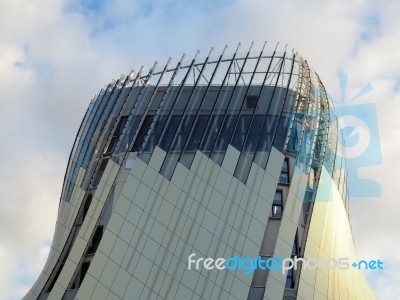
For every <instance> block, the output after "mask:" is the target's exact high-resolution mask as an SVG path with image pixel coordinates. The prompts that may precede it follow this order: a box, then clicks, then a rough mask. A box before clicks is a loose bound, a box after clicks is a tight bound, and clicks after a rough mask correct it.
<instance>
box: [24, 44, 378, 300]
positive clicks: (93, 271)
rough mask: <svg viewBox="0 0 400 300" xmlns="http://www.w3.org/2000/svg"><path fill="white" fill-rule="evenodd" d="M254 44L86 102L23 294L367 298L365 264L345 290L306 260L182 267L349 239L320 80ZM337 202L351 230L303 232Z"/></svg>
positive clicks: (156, 71)
mask: <svg viewBox="0 0 400 300" xmlns="http://www.w3.org/2000/svg"><path fill="white" fill-rule="evenodd" d="M252 48H253V45H251V47H250V49H249V51H247V52H240V51H239V50H240V45H239V46H238V48H237V49H236V51H235V52H234V53H233V54H227V53H226V48H225V49H224V50H223V52H222V53H221V54H220V55H214V53H213V52H214V51H213V49H211V51H210V53H209V55H208V56H207V57H206V58H199V57H198V53H197V54H196V56H195V57H194V58H193V59H189V60H188V59H186V57H185V56H182V58H181V59H180V60H179V61H178V62H177V64H176V65H173V64H172V61H171V60H169V61H168V63H167V64H166V65H165V66H158V63H155V64H154V66H153V67H152V68H151V69H150V70H149V71H148V72H147V73H145V72H144V69H143V68H141V69H140V70H139V71H138V72H137V73H136V72H134V71H132V72H131V73H130V74H129V75H128V76H121V78H120V79H118V80H117V81H113V82H112V83H111V84H109V85H107V86H106V87H105V88H104V89H102V90H101V91H100V92H99V94H98V95H96V96H95V97H94V99H93V100H92V101H91V102H90V105H89V108H88V110H87V112H86V114H85V117H84V119H83V121H82V125H81V127H80V129H79V131H78V134H77V137H76V140H75V143H74V145H73V148H72V151H71V155H70V159H69V163H68V166H67V171H66V175H65V180H64V186H63V191H62V196H61V200H60V208H59V216H58V221H57V226H56V232H55V235H54V240H53V245H52V250H51V253H50V256H49V259H48V261H47V263H46V266H45V268H44V271H43V273H42V274H41V275H40V277H39V279H38V281H37V282H36V284H35V286H34V287H33V288H32V289H31V291H30V292H29V294H28V295H27V296H26V298H27V299H29V298H32V299H36V298H37V299H61V298H62V299H74V298H76V299H100V298H97V297H100V295H102V299H106V298H107V299H152V298H151V297H155V298H154V299H156V298H157V297H158V298H160V299H245V298H248V299H271V300H272V299H282V298H285V299H292V298H293V299H295V298H296V297H297V298H298V299H313V297H315V299H317V298H318V297H319V298H318V299H320V298H321V299H337V298H336V295H341V296H340V297H345V299H351V298H352V297H354V299H368V297H370V298H371V299H373V298H374V297H375V296H374V294H373V292H372V291H370V288H369V285H368V283H367V282H366V281H365V278H364V277H363V275H362V272H361V271H359V272H356V271H351V272H353V273H351V274H352V275H351V276H350V275H349V276H347V275H346V276H347V277H346V278H347V279H346V280H347V281H346V282H347V283H346V286H347V287H349V284H350V283H349V280H350V281H351V278H356V279H355V280H357V282H358V284H362V285H364V286H365V288H364V289H363V290H364V291H368V292H364V293H363V294H358V293H357V292H354V293H353V292H350V289H349V288H346V292H344V291H342V290H341V289H342V288H343V289H345V288H344V284H343V283H342V281H340V280H339V281H338V280H337V277H338V276H339V275H338V274H342V273H343V274H348V273H346V272H347V271H342V270H340V271H335V272H333V273H332V274H334V275H332V274H330V273H329V272H327V273H328V274H325V275H326V276H327V278H328V279H327V280H325V281H324V284H326V282H327V285H326V288H325V286H324V287H322V286H320V285H319V281H318V280H317V281H315V280H314V281H311V282H310V281H309V280H308V281H307V280H306V279H307V278H308V277H307V276H308V275H307V272H306V271H304V272H303V271H302V270H301V268H300V269H299V270H294V269H292V270H287V271H286V272H283V273H282V274H280V273H277V272H273V271H271V272H269V270H256V271H255V272H254V274H252V275H251V276H249V275H243V272H239V270H237V271H236V272H233V273H232V272H231V273H230V272H228V271H227V270H225V271H219V272H214V271H210V272H207V270H200V271H197V270H188V269H187V259H188V254H190V251H191V252H193V253H194V252H196V253H198V254H202V255H203V257H233V256H235V255H236V256H238V257H258V256H259V257H260V258H265V259H268V258H271V257H278V256H281V257H288V258H290V257H292V256H294V255H295V256H296V257H297V256H298V257H302V258H305V257H310V253H314V252H312V251H311V250H310V249H315V247H319V248H318V249H320V251H324V252H323V253H324V255H325V256H324V257H327V256H328V257H336V255H338V254H339V252H337V251H336V250H334V249H333V248H329V249H328V248H327V246H326V245H327V244H326V243H328V245H331V243H332V241H336V242H338V243H341V242H342V241H345V243H348V242H349V241H350V240H352V239H350V240H349V238H351V231H350V229H349V226H348V225H349V222H348V196H347V194H348V193H347V173H346V166H345V164H346V163H345V155H344V153H343V147H342V135H341V131H340V128H339V127H338V123H337V116H336V114H335V112H334V109H333V107H332V104H331V103H330V102H329V101H328V99H327V95H326V91H325V88H324V86H323V84H322V82H321V81H320V79H319V77H318V75H317V74H316V73H315V72H314V71H312V70H311V69H310V68H309V66H308V63H307V61H306V60H304V59H303V58H302V57H301V56H300V55H299V54H298V53H297V52H295V51H286V49H285V50H284V51H279V50H278V46H277V47H276V48H275V49H274V50H273V51H269V50H265V48H266V45H264V47H263V48H262V49H261V51H258V52H256V51H253V50H252ZM322 175H323V176H324V177H322ZM321 178H324V181H323V180H322V179H321ZM329 182H331V183H332V184H331V185H330V184H329ZM332 204H334V207H335V209H334V212H332V214H334V215H336V214H338V212H340V222H341V223H343V222H345V223H344V224H345V226H347V227H346V228H347V229H346V230H345V232H346V235H345V237H342V236H340V235H339V234H332V235H331V234H329V233H325V235H324V236H323V238H324V240H323V241H322V240H316V239H310V238H309V232H314V231H315V230H317V231H318V229H315V228H317V227H318V226H320V225H321V226H322V228H328V227H331V226H333V227H334V226H335V224H336V222H338V221H339V218H338V219H335V218H332V217H331V218H326V217H324V216H320V215H318V214H315V213H314V210H316V207H320V206H324V205H327V206H328V207H329V205H332ZM325 210H326V211H329V209H327V208H325ZM343 214H344V215H343ZM318 218H319V223H318V222H317V221H315V220H318ZM343 220H345V221H343ZM321 222H322V224H320V223H321ZM317 223H318V225H315V224H317ZM324 230H325V229H324ZM313 243H314V244H315V245H314V244H313ZM311 245H313V246H311ZM154 249H156V250H154ZM332 249H333V250H332ZM331 250H332V251H331ZM353 250H354V249H353ZM353 250H352V251H351V253H350V252H349V254H348V255H352V257H355V252H354V251H353ZM310 251H311V252H310ZM346 253H347V252H346ZM346 253H340V254H341V255H344V254H346ZM164 262H167V264H168V266H167V267H166V266H165V264H164ZM190 271H191V272H190ZM338 272H339V273H338ZM340 272H342V273H340ZM349 272H350V271H349ZM354 272H355V273H354ZM354 274H356V275H354ZM145 275H146V276H145ZM314 275H315V274H314ZM321 276H322V275H321ZM340 276H341V275H340ZM340 276H339V277H340ZM316 277H317V278H319V277H320V275H317V276H316ZM349 278H350V279H349ZM329 283H332V286H334V292H331V289H330V288H329V286H330V284H329ZM325 290H326V293H325V292H324V291H325ZM100 291H101V292H100ZM310 291H312V296H311V294H310V293H311V292H310ZM316 291H318V292H316ZM317 293H318V294H317ZM332 293H333V294H332ZM332 295H333V296H332ZM360 295H362V296H360ZM317 296H318V297H317ZM146 297H150V298H146ZM346 297H349V298H346Z"/></svg>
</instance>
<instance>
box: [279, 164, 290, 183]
mask: <svg viewBox="0 0 400 300" xmlns="http://www.w3.org/2000/svg"><path fill="white" fill-rule="evenodd" d="M279 183H283V184H289V160H288V159H287V158H285V160H284V161H283V166H282V170H281V175H280V176H279Z"/></svg>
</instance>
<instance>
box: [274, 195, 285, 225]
mask: <svg viewBox="0 0 400 300" xmlns="http://www.w3.org/2000/svg"><path fill="white" fill-rule="evenodd" d="M282 209H283V198H282V191H276V192H275V196H274V201H273V203H272V218H276V219H280V218H282Z"/></svg>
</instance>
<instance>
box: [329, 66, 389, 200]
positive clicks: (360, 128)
mask: <svg viewBox="0 0 400 300" xmlns="http://www.w3.org/2000/svg"><path fill="white" fill-rule="evenodd" d="M347 78H348V75H347V74H346V73H339V82H340V89H341V99H340V101H338V100H337V99H334V98H333V97H331V96H329V95H328V98H329V100H331V101H332V102H334V103H335V104H336V112H337V116H338V120H337V121H338V123H339V124H338V125H339V128H341V129H342V133H343V139H344V148H345V149H344V150H345V151H344V153H345V154H346V161H347V171H348V184H349V197H350V198H355V197H379V196H380V194H381V187H380V184H379V183H378V182H376V181H375V180H373V179H371V178H361V177H360V174H359V170H360V169H361V168H366V167H371V166H377V165H380V164H381V163H382V151H381V143H380V136H379V126H378V116H377V113H376V106H375V104H374V103H362V104H353V101H354V100H356V99H358V98H360V97H362V96H364V95H365V94H367V93H369V92H370V91H371V90H372V86H371V84H370V83H368V84H366V85H365V86H364V87H363V88H361V89H360V90H359V91H358V93H356V95H355V96H354V97H352V98H351V99H349V100H346V98H345V95H346V87H347Z"/></svg>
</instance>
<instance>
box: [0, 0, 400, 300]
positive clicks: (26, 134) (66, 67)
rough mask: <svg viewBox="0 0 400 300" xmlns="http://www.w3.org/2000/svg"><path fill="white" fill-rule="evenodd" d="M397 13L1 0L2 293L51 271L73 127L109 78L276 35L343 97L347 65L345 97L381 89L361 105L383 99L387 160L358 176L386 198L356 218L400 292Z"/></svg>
mask: <svg viewBox="0 0 400 300" xmlns="http://www.w3.org/2000/svg"><path fill="white" fill-rule="evenodd" d="M399 15H400V2H399V1H396V0H388V1H385V0H383V1H362V0H337V1H317V0H303V1H297V0H286V1H270V0H267V1H266V0H237V1H235V0H220V1H213V0H152V1H138V0H114V1H101V0H87V1H78V0H69V1H68V0H30V1H23V0H0V102H1V109H0V125H1V126H0V141H1V144H0V299H7V300H9V299H20V298H21V297H22V296H23V295H24V294H25V293H26V291H27V290H28V289H29V288H30V287H31V286H32V284H33V283H34V281H35V280H36V278H37V276H38V275H39V272H40V271H41V269H42V267H43V264H44V262H45V260H46V258H47V254H48V251H49V247H50V243H51V239H52V235H53V231H54V226H55V222H56V216H57V209H58V203H59V197H60V194H61V188H62V180H63V176H64V173H65V168H66V166H67V161H68V156H69V153H70V150H71V147H72V143H73V140H74V137H75V134H76V132H77V130H78V128H79V125H80V122H81V120H82V118H83V115H84V113H85V110H86V108H87V106H88V104H89V101H90V100H91V99H92V97H93V96H94V95H95V94H96V93H97V92H98V91H99V90H100V89H101V88H102V87H103V86H104V85H105V84H107V83H109V82H110V81H111V80H112V79H114V78H119V76H120V75H121V74H122V73H124V74H127V73H128V72H129V71H130V70H131V69H135V70H138V69H139V68H140V66H141V65H145V66H147V69H149V68H150V67H151V66H152V64H153V63H154V61H155V60H157V61H159V63H160V64H164V63H165V62H166V61H167V59H168V57H170V56H171V57H172V58H173V59H175V60H174V61H175V62H176V61H177V60H178V59H179V58H180V56H181V54H182V53H183V52H185V53H186V54H187V55H188V56H192V55H194V54H195V52H196V50H200V51H201V53H202V54H203V55H204V56H205V55H207V53H208V51H209V49H210V47H212V46H213V47H214V48H215V50H216V52H215V53H217V52H220V51H222V49H223V46H224V45H225V44H227V45H228V46H229V49H231V51H234V49H235V48H236V45H237V43H238V42H241V43H242V45H243V46H242V47H243V48H242V49H243V50H244V51H245V50H247V48H248V47H249V45H250V43H251V41H254V42H255V43H256V44H255V48H256V49H260V48H261V46H262V44H263V42H264V41H265V40H267V41H268V42H269V49H272V48H273V47H274V46H275V43H276V42H278V41H279V42H281V43H282V44H286V43H288V44H289V47H291V48H293V47H294V48H296V49H297V50H298V51H299V52H300V53H301V54H302V55H303V57H305V58H306V59H307V60H308V62H309V63H310V65H311V66H312V67H313V68H314V69H315V70H316V72H317V73H318V74H319V75H320V77H321V79H322V81H323V82H324V84H325V87H326V88H327V90H328V91H329V93H330V94H331V95H332V97H334V98H335V99H341V88H340V84H339V80H338V73H339V72H345V73H347V74H348V81H347V87H346V89H345V96H346V97H345V98H346V99H351V98H352V97H353V96H355V95H356V94H357V93H358V92H359V90H360V89H361V88H362V87H364V86H365V85H366V84H368V83H370V84H371V85H372V87H373V89H372V91H370V92H368V93H366V94H363V95H362V96H361V97H358V98H357V99H356V100H354V102H352V103H351V104H352V105H355V104H365V103H374V104H375V107H376V112H377V121H378V125H379V138H380V145H381V150H382V162H381V163H379V164H376V165H375V166H371V167H365V168H362V169H359V170H358V176H360V177H364V178H368V179H371V180H375V181H376V182H378V183H379V184H380V186H381V195H380V197H375V198H359V199H356V200H352V203H351V206H352V211H351V215H352V227H353V231H354V239H355V243H356V248H357V250H358V254H359V257H360V258H366V259H381V260H383V261H384V268H385V270H384V271H380V272H377V271H375V272H371V273H370V274H368V276H369V278H370V279H371V281H372V284H373V286H374V287H375V289H376V291H377V292H378V294H379V295H380V296H381V298H382V299H394V298H395V297H398V295H399V294H400V284H399V282H400V272H398V271H397V270H398V269H399V268H400V254H399V251H398V249H400V240H399V231H398V228H400V218H399V217H398V214H399V208H400V199H399V196H398V194H399V193H398V185H399V184H398V180H399V178H400V161H399V160H398V157H397V156H396V153H398V152H399V150H398V149H399V148H400V147H399V146H400V126H399V123H398V120H399V113H400V81H399V79H400V77H399V75H400V58H399V55H398V51H399V49H398V48H399V46H400V45H399V41H400V18H399ZM342 82H343V81H342ZM342 90H343V89H342ZM375 141H376V140H375ZM372 142H374V141H372ZM350 188H351V187H350Z"/></svg>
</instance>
